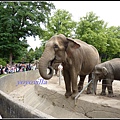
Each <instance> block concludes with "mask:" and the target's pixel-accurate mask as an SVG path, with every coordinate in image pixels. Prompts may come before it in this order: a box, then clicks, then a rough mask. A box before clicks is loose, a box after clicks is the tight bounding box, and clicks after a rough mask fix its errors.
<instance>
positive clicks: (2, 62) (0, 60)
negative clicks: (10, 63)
mask: <svg viewBox="0 0 120 120" xmlns="http://www.w3.org/2000/svg"><path fill="white" fill-rule="evenodd" d="M6 64H7V63H6V61H5V60H3V59H2V58H0V65H2V66H6Z"/></svg>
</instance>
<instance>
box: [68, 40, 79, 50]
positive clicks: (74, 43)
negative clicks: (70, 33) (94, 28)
mask: <svg viewBox="0 0 120 120" xmlns="http://www.w3.org/2000/svg"><path fill="white" fill-rule="evenodd" d="M67 40H68V41H71V42H72V44H71V47H72V48H75V49H77V48H79V47H80V44H79V43H78V42H77V41H76V40H75V39H72V38H67Z"/></svg>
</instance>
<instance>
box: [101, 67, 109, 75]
mask: <svg viewBox="0 0 120 120" xmlns="http://www.w3.org/2000/svg"><path fill="white" fill-rule="evenodd" d="M102 72H103V74H104V75H107V74H108V70H107V68H106V67H103V68H102Z"/></svg>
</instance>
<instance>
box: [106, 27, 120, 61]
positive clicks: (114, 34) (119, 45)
mask: <svg viewBox="0 0 120 120" xmlns="http://www.w3.org/2000/svg"><path fill="white" fill-rule="evenodd" d="M106 34H107V49H106V52H105V53H104V59H105V60H107V59H112V58H114V57H120V27H115V26H111V27H109V28H108V29H107V31H106Z"/></svg>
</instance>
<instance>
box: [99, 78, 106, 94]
mask: <svg viewBox="0 0 120 120" xmlns="http://www.w3.org/2000/svg"><path fill="white" fill-rule="evenodd" d="M106 87H107V83H106V79H103V80H102V92H101V93H100V95H103V96H104V95H106Z"/></svg>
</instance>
